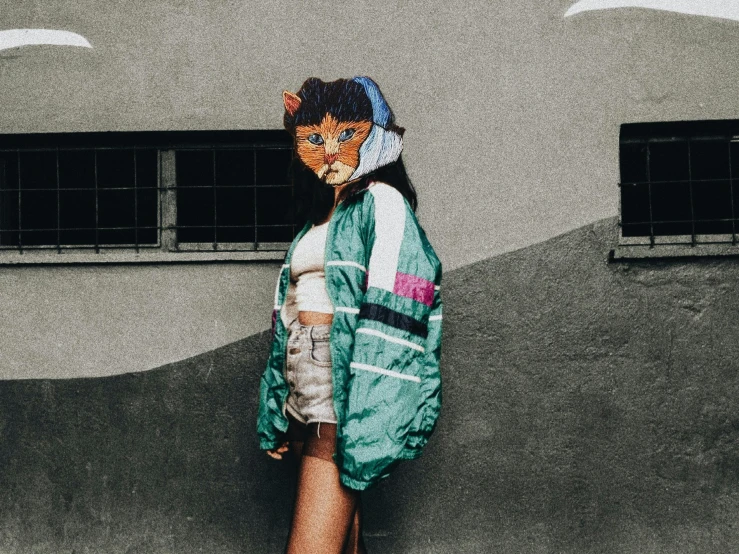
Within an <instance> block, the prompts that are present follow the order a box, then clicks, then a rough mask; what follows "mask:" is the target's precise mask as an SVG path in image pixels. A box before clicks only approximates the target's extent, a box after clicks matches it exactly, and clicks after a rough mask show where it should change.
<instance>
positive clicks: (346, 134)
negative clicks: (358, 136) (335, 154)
mask: <svg viewBox="0 0 739 554" xmlns="http://www.w3.org/2000/svg"><path fill="white" fill-rule="evenodd" d="M353 136H354V129H344V130H343V131H341V134H340V135H339V142H344V141H345V140H349V139H350V138H352V137H353Z"/></svg>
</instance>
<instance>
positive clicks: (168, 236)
mask: <svg viewBox="0 0 739 554" xmlns="http://www.w3.org/2000/svg"><path fill="white" fill-rule="evenodd" d="M159 160H160V181H159V193H160V197H159V207H160V210H159V214H160V217H161V220H160V229H161V234H160V237H161V239H160V240H161V246H162V249H163V250H164V251H165V252H176V251H177V250H178V249H179V243H178V236H177V233H178V226H177V192H176V189H177V151H176V150H160V151H159Z"/></svg>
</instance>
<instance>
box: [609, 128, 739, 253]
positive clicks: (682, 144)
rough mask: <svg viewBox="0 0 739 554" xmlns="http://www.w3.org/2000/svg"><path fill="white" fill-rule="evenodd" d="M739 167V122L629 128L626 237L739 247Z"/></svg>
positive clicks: (624, 161) (624, 143) (625, 132)
mask: <svg viewBox="0 0 739 554" xmlns="http://www.w3.org/2000/svg"><path fill="white" fill-rule="evenodd" d="M738 168H739V121H687V122H672V123H641V124H640V123H636V124H627V125H622V127H621V140H620V169H621V181H620V188H621V198H620V200H621V204H620V225H621V236H622V238H623V239H627V240H630V239H635V240H638V239H639V238H640V237H641V238H642V239H644V240H645V241H646V242H647V243H648V244H652V245H653V244H654V243H655V242H665V243H671V244H691V245H694V244H696V243H698V242H703V243H721V242H728V243H731V244H736V233H737V229H738V228H739V222H737V217H738V216H739V202H738V200H739V173H738V172H737V169H738ZM632 244H633V242H632Z"/></svg>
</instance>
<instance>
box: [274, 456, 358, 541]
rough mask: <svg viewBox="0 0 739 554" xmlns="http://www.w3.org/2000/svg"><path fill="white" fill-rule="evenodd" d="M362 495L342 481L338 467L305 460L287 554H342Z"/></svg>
mask: <svg viewBox="0 0 739 554" xmlns="http://www.w3.org/2000/svg"><path fill="white" fill-rule="evenodd" d="M358 499H359V493H358V492H357V491H354V490H352V489H349V488H347V487H345V486H344V485H342V484H341V482H340V481H339V470H338V468H337V467H336V464H334V463H333V462H329V461H327V460H323V459H320V458H315V457H313V456H303V457H302V460H301V463H300V469H299V473H298V491H297V495H296V499H295V511H294V513H293V522H292V527H291V529H290V538H289V540H288V546H287V553H288V554H342V550H343V548H344V544H345V542H346V538H347V533H348V531H349V527H350V525H351V523H352V520H353V519H354V517H355V509H356V507H357V503H358Z"/></svg>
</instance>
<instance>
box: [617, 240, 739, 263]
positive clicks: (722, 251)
mask: <svg viewBox="0 0 739 554" xmlns="http://www.w3.org/2000/svg"><path fill="white" fill-rule="evenodd" d="M710 256H739V244H737V245H733V244H730V243H711V244H706V243H703V244H701V243H698V244H695V245H690V244H655V245H654V246H650V245H648V244H619V245H618V246H617V247H616V248H615V249H613V250H611V255H610V259H611V260H616V261H618V260H641V259H649V258H701V257H710Z"/></svg>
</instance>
